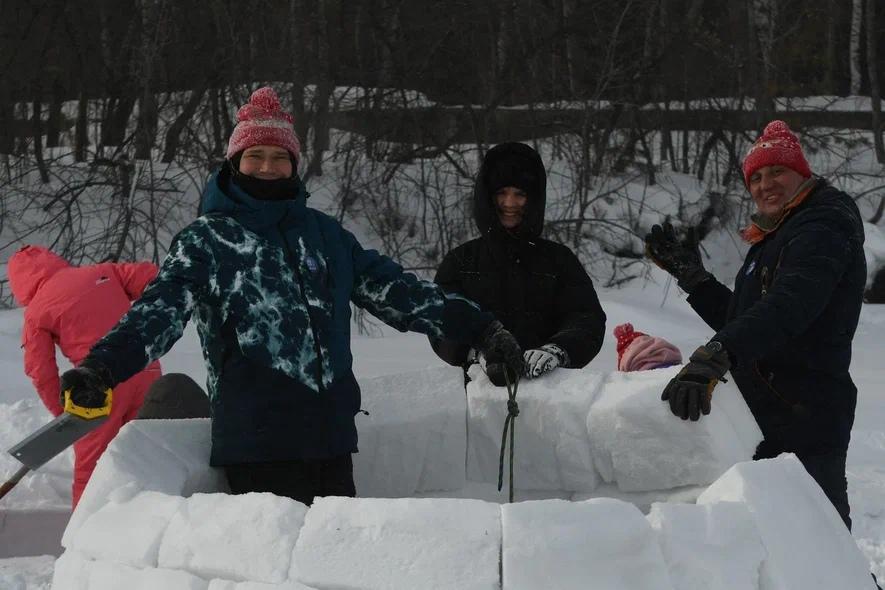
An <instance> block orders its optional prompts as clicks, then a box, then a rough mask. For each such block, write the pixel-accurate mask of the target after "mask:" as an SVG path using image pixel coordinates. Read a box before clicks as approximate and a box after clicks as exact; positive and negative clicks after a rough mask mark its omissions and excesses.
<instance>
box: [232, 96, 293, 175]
mask: <svg viewBox="0 0 885 590" xmlns="http://www.w3.org/2000/svg"><path fill="white" fill-rule="evenodd" d="M256 145H275V146H278V147H281V148H285V149H286V150H287V151H288V152H289V153H290V154H292V156H294V158H295V160H296V161H297V160H298V158H299V157H300V156H301V142H300V141H298V136H297V135H295V129H294V128H293V126H292V115H290V114H289V113H286V112H283V108H282V106H281V105H280V99H279V98H278V97H277V93H276V92H274V91H273V89H272V88H271V87H270V86H265V87H263V88H259V89H258V90H256V91H255V92H253V93H252V96H250V97H249V102H247V103H246V104H244V105H243V106H241V107H240V110H239V111H237V126H236V127H234V132H233V133H231V136H230V141H229V142H228V144H227V154H226V156H227V157H228V158H230V157H231V156H233V155H234V154H237V153H239V152H241V151H243V150H245V149H248V148H250V147H252V146H256Z"/></svg>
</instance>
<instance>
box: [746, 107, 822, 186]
mask: <svg viewBox="0 0 885 590" xmlns="http://www.w3.org/2000/svg"><path fill="white" fill-rule="evenodd" d="M766 166H786V167H787V168H789V169H790V170H793V171H795V172H797V173H799V174H800V175H802V176H804V177H805V178H808V177H809V176H811V168H809V167H808V162H807V161H806V160H805V154H803V153H802V146H801V145H799V140H798V139H797V138H796V136H795V135H794V134H793V132H792V131H790V128H789V127H788V126H787V124H786V123H784V122H783V121H772V122H771V123H769V124H768V125H766V126H765V131H763V132H762V135H760V136H759V139H757V140H756V142H755V143H754V144H753V145H752V146H750V150H749V151H748V152H747V156H746V157H745V158H744V183H745V184H746V185H747V186H750V177H751V176H753V173H754V172H756V171H757V170H759V169H760V168H765V167H766Z"/></svg>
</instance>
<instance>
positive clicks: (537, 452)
mask: <svg viewBox="0 0 885 590" xmlns="http://www.w3.org/2000/svg"><path fill="white" fill-rule="evenodd" d="M469 374H470V378H471V382H470V383H469V384H468V385H467V408H468V409H467V411H468V418H467V420H468V452H467V478H468V479H469V480H472V481H478V482H495V483H497V481H498V464H499V457H500V453H501V434H502V432H503V429H504V420H505V418H506V417H507V389H506V388H505V387H495V386H494V385H492V384H491V382H490V381H489V379H488V377H487V376H486V375H485V373H484V372H483V371H482V369H481V368H480V367H479V365H474V366H473V367H471V368H470V373H469ZM602 382H603V375H601V374H599V373H593V372H591V371H588V370H570V369H562V370H557V371H553V372H552V373H548V374H547V375H544V376H543V377H540V378H538V379H532V380H529V379H523V380H521V381H520V382H519V389H518V391H517V394H516V401H517V403H518V404H519V416H518V417H517V418H516V445H515V447H516V449H515V455H514V475H513V478H514V482H515V484H516V487H518V488H520V489H525V490H564V491H568V492H581V491H591V490H593V489H594V488H595V487H596V485H597V484H598V483H599V475H598V473H597V472H596V469H595V467H594V464H593V454H592V453H591V450H590V446H591V440H590V437H589V436H588V435H587V426H586V421H587V415H588V412H589V411H590V407H591V404H592V403H593V400H594V398H595V396H596V394H597V391H598V390H599V387H600V384H601V383H602ZM505 477H506V476H505Z"/></svg>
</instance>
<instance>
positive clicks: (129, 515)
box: [70, 492, 185, 568]
mask: <svg viewBox="0 0 885 590" xmlns="http://www.w3.org/2000/svg"><path fill="white" fill-rule="evenodd" d="M184 501H185V500H184V498H182V497H180V496H169V495H167V494H161V493H159V492H141V493H139V494H137V495H136V496H135V497H133V498H132V499H130V500H128V501H124V502H114V501H110V502H108V503H107V504H105V505H104V506H102V507H101V508H99V509H98V511H96V512H95V513H94V514H92V515H91V516H89V518H88V519H86V521H85V522H84V523H83V525H82V526H81V527H80V530H79V531H77V534H76V536H74V537H73V539H71V542H70V548H71V549H74V550H76V551H78V552H80V553H81V554H82V555H85V556H86V557H91V558H93V559H96V560H108V561H112V562H116V563H122V564H126V565H131V566H135V567H141V568H145V567H157V555H158V553H159V549H160V540H161V539H162V537H163V533H164V532H165V531H166V527H168V526H169V522H170V521H171V520H172V516H173V515H174V514H175V513H176V512H177V511H178V510H179V508H180V507H181V506H182V504H184Z"/></svg>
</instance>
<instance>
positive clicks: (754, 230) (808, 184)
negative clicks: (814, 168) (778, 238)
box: [741, 176, 817, 244]
mask: <svg viewBox="0 0 885 590" xmlns="http://www.w3.org/2000/svg"><path fill="white" fill-rule="evenodd" d="M816 186H817V179H816V178H814V177H813V176H812V177H811V178H809V179H808V180H806V181H805V182H803V183H802V184H801V185H800V186H799V190H798V191H797V192H796V196H795V197H793V198H792V199H790V202H789V203H787V204H786V205H785V206H784V208H783V211H781V214H780V217H778V218H777V220H775V221H774V223H772V224H771V227H767V228H763V227H762V226H760V225H759V221H760V219H759V218H758V217H757V216H756V215H752V216H750V225H748V226H747V227H745V228H744V229H742V230H741V237H742V238H743V239H744V241H745V242H747V243H749V244H757V243H759V242H761V241H762V240H764V239H765V237H766V236H768V235H769V234H771V233H774V232H775V231H777V228H779V227H780V226H781V224H782V223H783V222H784V220H785V219H786V218H787V217H788V216H789V214H790V211H792V210H793V209H795V208H796V207H798V206H799V205H801V204H802V202H803V201H805V199H806V198H807V197H808V195H810V194H811V191H812V190H813V189H814V188H815V187H816Z"/></svg>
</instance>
